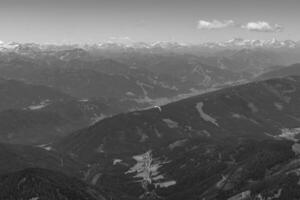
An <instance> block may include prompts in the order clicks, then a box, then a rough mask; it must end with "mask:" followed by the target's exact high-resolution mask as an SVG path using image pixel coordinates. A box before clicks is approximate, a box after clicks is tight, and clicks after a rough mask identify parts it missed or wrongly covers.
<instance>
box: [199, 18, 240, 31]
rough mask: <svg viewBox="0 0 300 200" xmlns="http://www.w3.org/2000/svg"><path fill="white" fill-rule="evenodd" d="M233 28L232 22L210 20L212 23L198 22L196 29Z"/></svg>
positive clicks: (233, 23)
mask: <svg viewBox="0 0 300 200" xmlns="http://www.w3.org/2000/svg"><path fill="white" fill-rule="evenodd" d="M232 26H235V22H234V21H233V20H222V21H219V20H212V21H205V20H199V21H198V26H197V28H198V29H200V30H203V29H206V30H212V29H223V28H228V27H232Z"/></svg>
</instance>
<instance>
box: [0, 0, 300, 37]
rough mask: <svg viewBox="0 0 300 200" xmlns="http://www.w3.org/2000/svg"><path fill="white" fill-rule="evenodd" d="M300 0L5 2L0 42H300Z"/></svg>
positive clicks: (0, 8) (0, 5) (1, 9)
mask: <svg viewBox="0 0 300 200" xmlns="http://www.w3.org/2000/svg"><path fill="white" fill-rule="evenodd" d="M299 9H300V0H0V26H1V27H0V40H1V41H4V42H11V41H14V42H23V43H26V42H35V43H98V42H103V41H116V42H154V41H171V42H188V43H201V42H214V41H225V40H229V39H232V38H244V39H272V38H277V39H279V40H285V39H291V40H300V22H299V19H300V12H299Z"/></svg>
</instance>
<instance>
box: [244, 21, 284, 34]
mask: <svg viewBox="0 0 300 200" xmlns="http://www.w3.org/2000/svg"><path fill="white" fill-rule="evenodd" d="M241 28H243V29H246V30H249V31H257V32H281V31H282V30H283V27H282V26H281V25H279V24H270V23H268V22H265V21H258V22H248V23H247V24H245V25H242V26H241Z"/></svg>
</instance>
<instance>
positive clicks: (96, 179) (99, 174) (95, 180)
mask: <svg viewBox="0 0 300 200" xmlns="http://www.w3.org/2000/svg"><path fill="white" fill-rule="evenodd" d="M101 175H102V174H101V173H98V174H96V175H95V176H94V177H93V179H92V181H91V184H92V185H96V184H97V182H98V180H99V178H100V177H101Z"/></svg>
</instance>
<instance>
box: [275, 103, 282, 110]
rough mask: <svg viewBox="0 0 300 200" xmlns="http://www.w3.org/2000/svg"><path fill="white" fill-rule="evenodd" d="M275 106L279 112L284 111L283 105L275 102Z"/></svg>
mask: <svg viewBox="0 0 300 200" xmlns="http://www.w3.org/2000/svg"><path fill="white" fill-rule="evenodd" d="M274 106H275V107H276V108H277V110H279V111H282V110H283V105H282V104H280V103H278V102H275V103H274Z"/></svg>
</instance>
